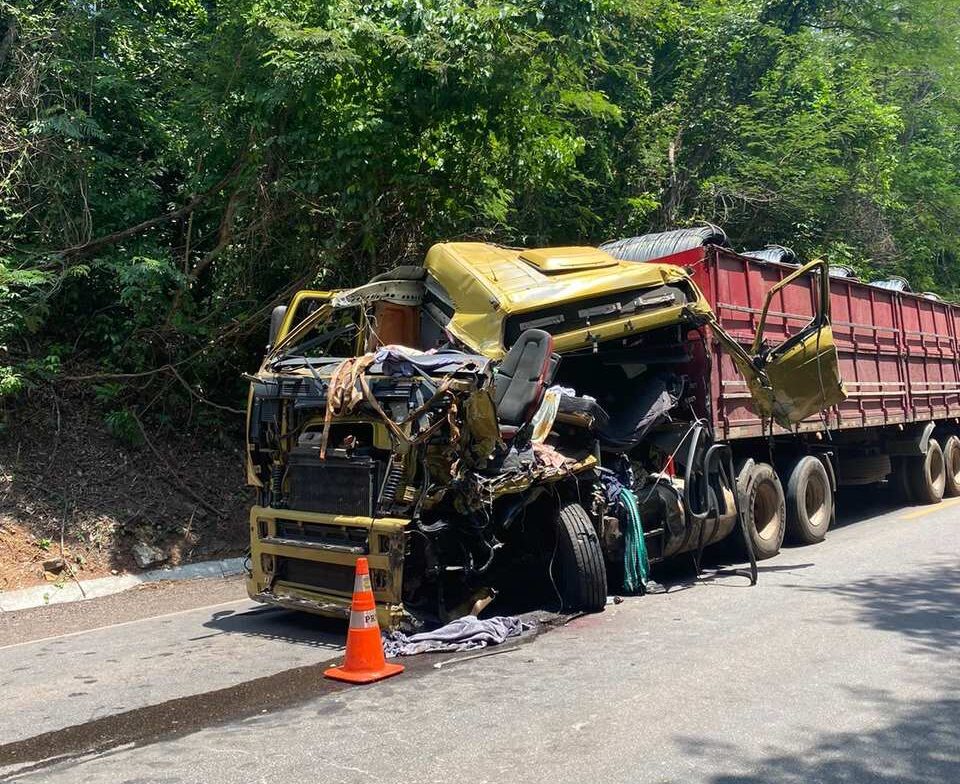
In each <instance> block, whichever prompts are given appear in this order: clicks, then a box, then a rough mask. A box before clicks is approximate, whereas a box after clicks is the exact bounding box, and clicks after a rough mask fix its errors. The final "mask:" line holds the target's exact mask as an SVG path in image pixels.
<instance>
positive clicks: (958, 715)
mask: <svg viewBox="0 0 960 784" xmlns="http://www.w3.org/2000/svg"><path fill="white" fill-rule="evenodd" d="M796 587H797V588H799V589H800V590H804V591H830V592H833V593H836V594H839V595H841V596H844V597H847V598H848V599H850V602H851V605H852V606H853V608H854V609H855V611H856V612H857V613H858V616H859V617H858V619H857V620H858V622H859V623H863V624H866V625H869V626H871V627H873V628H875V629H878V630H881V631H885V632H891V633H896V634H901V635H903V636H904V637H905V638H907V639H908V640H909V641H910V642H911V643H913V644H914V645H915V647H916V652H917V653H922V654H925V658H926V657H929V656H931V655H932V656H933V657H935V658H937V659H940V660H942V661H943V663H945V664H948V665H950V664H956V663H957V661H958V651H960V566H958V565H957V564H956V563H955V562H953V561H949V562H948V561H947V560H946V559H944V560H939V561H934V562H932V563H930V564H928V565H927V566H926V567H923V568H921V569H918V570H916V571H915V572H914V573H913V574H910V575H902V574H898V573H896V564H891V574H890V575H887V576H884V577H876V578H871V579H867V580H862V581H860V582H857V583H849V584H839V585H828V586H822V587H818V588H811V587H809V586H796ZM844 622H845V623H850V620H849V618H847V619H845V620H844ZM928 660H929V659H928ZM917 666H918V667H924V666H927V665H925V664H924V660H923V659H921V658H918V659H917ZM940 686H941V692H942V695H943V696H942V697H941V698H939V699H936V700H929V701H923V702H919V703H918V702H916V701H902V700H899V699H896V698H894V697H893V696H892V695H890V694H889V693H888V692H886V691H884V690H863V689H848V691H849V692H850V694H851V695H852V696H853V698H854V699H855V700H857V701H859V702H866V703H868V704H870V705H871V706H872V707H873V708H874V710H876V711H877V712H878V713H880V714H882V715H884V716H887V717H889V718H888V720H887V722H886V723H885V724H884V726H882V727H880V728H878V729H876V730H874V731H872V732H866V733H865V732H836V733H823V734H821V735H820V736H819V737H817V739H816V740H815V741H814V742H813V743H811V744H810V746H809V747H808V748H807V749H805V750H804V751H802V752H799V753H792V754H775V755H771V756H769V757H767V758H766V759H764V760H761V761H760V762H759V763H753V764H751V762H750V760H751V757H752V754H751V749H750V748H749V747H747V746H746V745H745V746H744V747H737V746H734V745H731V744H725V743H710V742H709V741H703V740H702V739H700V738H690V737H683V738H679V739H678V742H679V743H680V745H681V746H682V747H683V748H684V749H685V751H686V752H687V753H688V754H689V755H690V756H693V757H699V758H705V759H710V760H714V761H719V760H726V761H727V765H728V766H729V767H730V768H734V767H736V768H740V767H744V766H749V767H754V766H755V769H754V770H753V772H752V773H749V774H742V773H736V774H735V773H729V774H728V773H719V774H714V775H713V776H712V777H711V778H709V779H708V780H709V781H710V782H711V784H766V783H767V782H783V783H785V784H807V783H808V782H820V783H821V784H874V783H875V782H880V783H881V784H893V782H896V783H897V784H956V783H957V782H958V781H960V673H958V672H957V671H956V669H954V672H953V674H950V673H949V672H948V673H947V674H946V675H945V677H944V678H943V679H942V681H941V682H940ZM714 769H716V767H715V765H714Z"/></svg>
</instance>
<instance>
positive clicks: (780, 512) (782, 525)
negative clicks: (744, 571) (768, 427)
mask: <svg viewBox="0 0 960 784" xmlns="http://www.w3.org/2000/svg"><path fill="white" fill-rule="evenodd" d="M737 489H738V491H739V500H740V503H742V504H743V513H744V516H745V518H746V522H747V531H748V532H749V533H750V540H751V541H752V543H753V552H754V554H755V555H756V556H757V560H758V561H762V560H765V559H767V558H773V556H775V555H776V554H777V553H779V552H780V546H781V545H782V544H783V535H784V532H785V531H786V518H787V514H786V508H785V506H786V504H785V499H784V497H783V485H781V484H780V479H779V477H778V476H777V472H776V471H774V470H773V466H771V465H768V464H767V463H753V464H750V463H747V464H746V465H744V468H743V471H742V472H741V473H740V475H739V476H737Z"/></svg>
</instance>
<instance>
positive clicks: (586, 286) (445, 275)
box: [425, 242, 692, 358]
mask: <svg viewBox="0 0 960 784" xmlns="http://www.w3.org/2000/svg"><path fill="white" fill-rule="evenodd" d="M425 266H426V268H427V269H428V270H429V271H430V273H431V275H432V276H433V277H434V278H436V280H437V282H438V283H440V285H441V286H443V288H444V289H445V290H446V292H447V293H448V294H449V296H450V298H451V299H452V300H453V304H454V307H455V314H454V316H453V318H452V319H451V321H450V324H449V325H448V329H450V331H451V332H453V333H454V334H455V335H456V336H457V337H458V338H460V339H461V340H463V341H464V342H465V343H466V344H467V345H469V346H471V347H473V348H474V350H476V351H479V352H481V353H483V354H486V355H488V356H491V357H494V358H498V357H499V356H502V354H503V322H504V320H505V319H506V317H507V316H509V315H512V314H515V313H525V312H531V311H537V310H540V309H543V308H546V307H550V306H556V305H558V304H563V303H570V302H577V301H579V300H586V299H590V298H593V297H598V296H603V295H606V294H611V293H616V292H620V291H630V290H633V289H645V288H651V287H654V286H662V285H664V284H666V283H675V282H677V281H681V280H684V281H688V282H689V281H690V278H689V276H688V275H687V273H686V272H684V270H682V269H681V268H679V267H677V266H675V265H673V264H657V263H650V262H646V263H637V262H628V261H619V260H618V259H615V258H614V257H613V256H611V255H609V254H608V253H605V252H604V251H602V250H600V249H598V248H592V247H564V248H538V249H532V250H527V249H520V248H503V247H500V246H497V245H488V244H486V243H482V242H445V243H440V244H438V245H434V246H433V247H432V248H430V251H429V252H428V253H427V258H426V262H425ZM690 285H691V286H692V282H691V283H690ZM650 315H651V314H647V315H646V316H642V317H639V319H638V317H634V318H628V319H619V320H618V322H617V327H618V328H620V331H619V334H622V332H623V329H622V327H623V324H624V323H626V324H629V325H630V329H635V328H639V327H640V324H638V323H637V322H638V320H639V321H645V320H647V319H648V318H649V316H650ZM665 315H666V314H665V313H660V317H661V318H662V317H663V316H665ZM674 315H676V314H674ZM621 322H622V323H621ZM604 331H606V330H604ZM579 333H583V334H579ZM579 333H578V334H577V335H571V336H555V340H556V342H557V349H558V350H561V351H562V350H566V349H572V348H576V347H579V346H582V345H585V344H587V343H588V342H589V341H590V339H591V335H592V336H595V335H596V333H597V330H594V331H593V333H591V335H588V334H586V331H584V330H580V331H579ZM614 336H615V335H613V334H610V335H604V336H603V337H605V338H609V337H614Z"/></svg>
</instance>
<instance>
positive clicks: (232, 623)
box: [203, 607, 347, 651]
mask: <svg viewBox="0 0 960 784" xmlns="http://www.w3.org/2000/svg"><path fill="white" fill-rule="evenodd" d="M203 625H204V627H205V628H208V629H215V630H216V631H218V632H221V633H227V634H240V635H243V636H245V637H260V638H264V639H268V640H282V641H284V642H291V643H297V644H299V645H308V646H310V647H313V648H320V649H326V650H331V651H341V650H343V646H344V644H345V643H346V639H347V625H346V623H345V622H344V621H342V620H336V619H333V618H321V617H319V616H314V615H310V614H308V613H301V612H293V611H291V610H281V609H279V608H276V607H263V608H257V609H255V610H248V611H246V612H230V611H226V612H220V613H216V614H214V615H213V617H211V619H210V620H209V621H207V622H206V623H204V624H203Z"/></svg>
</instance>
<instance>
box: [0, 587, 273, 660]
mask: <svg viewBox="0 0 960 784" xmlns="http://www.w3.org/2000/svg"><path fill="white" fill-rule="evenodd" d="M250 601H251V600H250V599H233V600H231V601H229V602H220V603H219V604H208V605H205V606H203V607H191V608H189V609H186V610H177V611H176V612H171V613H164V614H163V615H150V616H148V617H146V618H134V619H133V620H130V621H120V622H119V623H108V624H107V625H106V626H95V627H93V628H92V629H80V630H79V631H75V632H67V633H66V634H56V635H52V636H50V637H40V638H39V639H36V640H27V641H26V642H14V643H11V644H10V645H0V651H7V650H10V649H11V648H21V647H23V646H24V645H37V644H38V643H42V642H51V641H53V640H64V639H66V638H67V637H79V636H80V635H81V634H90V633H91V632H100V631H104V630H105V629H119V628H120V627H121V626H132V625H133V624H135V623H144V622H146V621H159V620H162V619H163V618H174V617H176V616H178V615H186V614H187V613H192V612H200V611H201V610H213V609H214V608H216V607H229V606H230V605H232V604H242V603H243V602H250ZM263 606H265V605H261V604H255V603H254V604H253V606H252V607H251V608H250V609H251V610H253V609H255V608H258V607H263Z"/></svg>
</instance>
